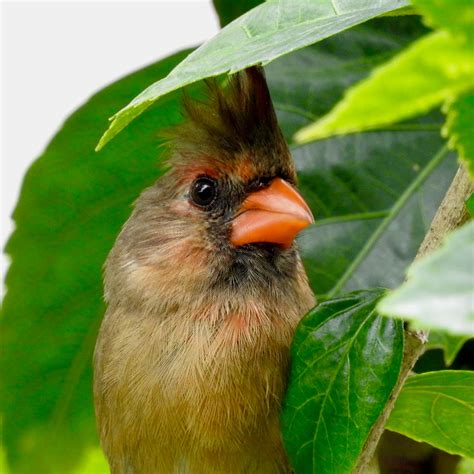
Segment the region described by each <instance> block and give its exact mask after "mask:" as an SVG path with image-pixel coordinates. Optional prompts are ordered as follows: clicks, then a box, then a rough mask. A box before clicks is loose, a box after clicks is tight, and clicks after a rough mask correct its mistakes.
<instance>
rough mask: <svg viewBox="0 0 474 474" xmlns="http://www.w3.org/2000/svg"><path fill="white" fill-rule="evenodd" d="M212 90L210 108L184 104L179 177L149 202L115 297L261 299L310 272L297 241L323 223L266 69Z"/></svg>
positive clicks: (129, 240)
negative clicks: (304, 187) (303, 185)
mask: <svg viewBox="0 0 474 474" xmlns="http://www.w3.org/2000/svg"><path fill="white" fill-rule="evenodd" d="M208 89H209V97H208V100H207V101H206V102H197V101H190V100H189V99H186V100H185V102H184V108H185V112H186V120H185V122H184V123H183V124H181V125H179V126H178V127H176V128H175V129H174V130H172V131H171V136H170V138H171V140H170V144H171V157H170V159H169V171H168V172H167V173H166V174H165V175H164V176H162V177H161V178H160V179H159V180H158V181H157V182H156V183H155V185H154V186H152V187H150V188H148V189H146V190H145V191H144V192H143V193H142V195H141V196H140V197H139V199H138V200H137V202H136V206H135V210H134V212H133V214H132V216H131V217H130V219H129V221H128V222H127V224H126V225H125V226H124V228H123V230H122V232H121V234H120V236H119V238H118V240H117V243H116V245H115V247H114V250H113V251H112V253H111V255H110V257H109V260H108V264H107V266H106V298H107V297H108V296H110V294H111V293H114V298H113V299H114V300H123V299H125V298H127V299H130V296H131V295H135V298H134V299H135V300H136V301H145V302H148V303H147V304H151V305H154V303H153V302H154V301H155V300H156V303H157V304H158V300H159V302H160V304H163V299H164V298H163V295H166V298H165V299H166V301H168V304H171V305H173V304H175V305H176V304H178V303H179V302H181V301H182V299H183V298H185V296H184V294H191V295H193V294H194V295H195V298H196V297H198V295H200V294H202V293H206V295H207V297H209V292H210V291H211V292H212V291H214V290H215V291H220V292H221V293H222V291H224V292H229V294H231V293H232V294H233V295H235V293H236V292H238V291H240V290H242V291H245V292H246V294H249V293H250V294H254V295H255V296H256V297H258V294H259V291H260V290H261V289H265V291H267V292H268V290H270V291H274V290H275V287H277V286H281V285H283V284H284V282H286V281H287V280H288V279H290V280H291V279H296V278H297V275H296V274H297V272H298V271H299V272H301V266H300V265H301V264H300V262H299V257H298V254H297V250H296V247H295V244H294V239H295V237H296V235H297V234H298V232H299V231H301V230H302V229H304V228H305V227H307V226H308V225H309V224H311V223H312V222H313V217H312V214H311V211H310V209H309V208H308V206H307V204H306V203H305V201H304V200H303V198H302V197H301V196H300V194H299V193H298V191H297V190H296V188H295V186H296V172H295V168H294V164H293V161H292V158H291V155H290V152H289V150H288V146H287V144H286V142H285V140H284V138H283V135H282V133H281V130H280V128H279V126H278V123H277V119H276V115H275V112H274V109H273V106H272V103H271V99H270V94H269V91H268V88H267V85H266V82H265V77H264V75H263V71H262V69H260V68H258V67H252V68H250V69H247V70H246V71H245V72H242V73H239V74H236V75H234V76H232V77H231V79H230V80H229V82H228V84H227V86H226V87H225V88H220V87H219V86H218V85H217V83H216V82H211V83H209V84H208ZM183 288H186V289H187V290H189V291H183ZM108 299H109V300H111V299H112V298H110V297H109V298H108ZM150 302H151V303H150Z"/></svg>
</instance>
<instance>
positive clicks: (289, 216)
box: [230, 178, 314, 248]
mask: <svg viewBox="0 0 474 474" xmlns="http://www.w3.org/2000/svg"><path fill="white" fill-rule="evenodd" d="M313 222H314V218H313V215H312V214H311V211H310V209H309V207H308V205H307V204H306V202H305V201H304V199H303V198H302V197H301V195H300V194H299V193H298V192H297V191H296V190H295V189H294V188H293V187H292V186H291V185H290V184H289V183H288V182H286V181H284V180H283V179H281V178H275V179H274V180H273V181H272V182H271V184H270V186H269V187H268V188H265V189H262V190H261V191H255V192H254V193H251V194H249V196H248V197H247V199H245V201H244V202H243V204H242V207H241V209H240V213H239V214H238V215H237V217H236V218H235V219H234V222H233V224H232V232H231V237H230V241H231V243H232V244H233V245H235V246H236V247H240V246H242V245H245V244H251V243H264V242H266V243H272V244H278V245H281V246H282V247H284V248H288V247H290V246H291V244H292V243H293V240H294V239H295V237H296V234H298V232H300V231H301V230H303V229H304V228H305V227H307V226H308V225H310V224H312V223H313Z"/></svg>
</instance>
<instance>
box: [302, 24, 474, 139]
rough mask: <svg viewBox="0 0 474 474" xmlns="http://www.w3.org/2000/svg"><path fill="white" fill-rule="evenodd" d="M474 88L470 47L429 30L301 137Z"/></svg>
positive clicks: (387, 118) (369, 125)
mask: <svg viewBox="0 0 474 474" xmlns="http://www.w3.org/2000/svg"><path fill="white" fill-rule="evenodd" d="M473 87H474V61H472V50H471V48H469V47H468V46H467V45H466V44H465V43H463V42H460V41H457V40H456V39H454V38H453V37H452V36H450V35H449V34H447V33H446V32H444V31H443V32H435V33H431V34H429V35H427V36H425V37H424V38H422V39H420V40H418V41H417V42H415V43H413V45H411V46H410V47H409V48H408V49H407V50H405V51H403V52H402V53H400V54H398V55H397V56H396V57H394V58H393V59H392V60H391V61H389V62H387V63H386V64H384V65H383V66H380V67H379V68H377V69H376V70H375V71H374V72H373V74H372V75H371V76H370V77H369V78H368V79H366V80H364V81H362V82H361V83H359V84H357V85H356V86H354V87H353V88H352V89H350V90H349V91H348V92H347V94H346V95H345V97H344V99H343V100H342V101H341V102H340V103H338V104H337V106H336V107H334V109H333V110H332V111H331V112H330V113H329V114H328V115H327V116H326V117H323V118H322V119H321V120H319V121H318V122H316V123H314V124H312V125H309V126H307V127H305V128H304V129H302V130H300V131H299V132H298V133H297V134H296V139H297V141H299V142H307V141H310V140H315V139H320V138H325V137H328V136H331V135H337V134H344V133H353V132H358V131H361V130H370V129H374V128H378V127H381V126H385V125H389V124H392V123H395V122H398V121H400V120H404V119H407V118H410V117H413V116H415V115H417V114H420V113H425V112H427V111H428V110H430V109H432V108H433V107H434V106H437V105H440V104H441V103H443V102H444V101H445V100H447V99H450V98H451V97H453V96H456V95H457V94H459V93H460V92H463V91H465V90H469V89H470V88H473Z"/></svg>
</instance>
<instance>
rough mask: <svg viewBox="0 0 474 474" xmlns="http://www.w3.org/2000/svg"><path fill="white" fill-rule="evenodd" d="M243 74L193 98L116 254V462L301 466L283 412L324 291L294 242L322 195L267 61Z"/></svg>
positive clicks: (101, 365) (193, 467) (109, 270)
mask: <svg viewBox="0 0 474 474" xmlns="http://www.w3.org/2000/svg"><path fill="white" fill-rule="evenodd" d="M230 87H231V91H230V93H229V94H230V95H229V98H226V99H224V98H223V96H222V95H221V94H220V92H218V91H214V96H213V97H214V98H213V103H212V104H211V106H207V107H208V108H206V107H204V106H200V107H201V108H199V109H193V108H192V107H190V106H188V115H189V116H190V120H189V122H188V125H185V126H183V127H182V128H181V129H179V130H178V132H177V138H176V139H177V140H181V142H179V143H180V144H178V145H177V146H176V147H175V150H174V156H173V158H172V159H171V161H170V165H171V170H170V171H169V172H168V173H167V174H166V175H164V176H163V177H162V178H160V180H158V182H157V184H156V185H155V186H152V187H151V188H149V189H147V190H145V191H144V192H143V193H142V195H141V196H140V198H139V199H138V201H137V203H136V206H135V210H134V212H133V214H132V216H131V217H130V219H129V220H128V222H127V223H126V224H125V226H124V228H123V230H122V232H121V234H120V235H119V237H118V239H117V242H116V244H115V246H114V248H113V250H112V251H111V253H110V255H109V258H108V261H107V265H106V272H105V297H106V301H107V303H108V309H107V313H106V315H105V318H104V321H103V324H102V327H101V331H100V334H99V339H98V342H97V347H96V352H95V361H94V364H95V377H94V392H95V404H96V412H97V419H98V425H99V430H100V436H101V442H102V445H103V448H104V450H105V452H106V455H107V457H108V459H109V462H110V465H111V469H112V473H114V474H116V473H120V474H122V473H124V474H125V473H126V474H149V473H150V474H152V473H163V474H168V473H169V474H171V473H173V474H174V473H176V474H178V473H183V474H185V473H186V474H188V473H190V474H194V473H196V474H200V473H209V474H211V473H216V474H217V473H236V474H239V473H262V474H265V473H285V472H289V466H288V463H287V460H286V456H285V454H284V451H283V447H282V443H281V435H280V428H279V422H278V418H279V409H280V406H281V401H282V397H283V394H284V390H285V386H286V379H287V369H288V363H289V346H290V343H291V339H292V336H293V334H294V330H295V327H296V325H297V323H298V321H299V320H300V319H301V317H302V316H303V315H304V314H305V312H307V311H308V310H309V309H310V308H311V307H312V306H313V305H314V297H313V294H312V291H311V289H310V288H309V285H308V281H307V277H306V274H305V272H304V269H303V267H302V264H301V261H300V258H299V255H298V252H297V249H296V247H295V245H294V244H292V240H293V237H294V235H295V234H296V232H297V231H298V230H300V229H301V228H303V227H304V226H306V225H307V223H309V217H305V214H304V213H305V212H309V210H307V209H306V210H305V209H304V204H302V202H300V201H299V199H300V198H299V195H298V194H297V193H296V191H294V190H293V187H292V185H291V184H288V182H290V183H291V182H294V180H295V172H294V167H293V164H292V162H291V158H290V157H289V152H288V149H287V147H286V144H285V143H284V141H283V138H282V136H281V133H280V131H279V129H278V126H277V125H276V119H275V116H274V112H273V109H272V107H271V103H270V102H269V95H268V91H267V89H266V85H265V81H264V78H263V76H262V75H261V73H260V71H259V70H258V69H253V70H251V71H249V72H247V75H246V76H244V75H241V76H238V78H236V79H234V83H233V84H231V86H230ZM241 109H242V110H241ZM204 111H207V113H209V114H210V116H209V117H207V118H205V119H203V124H199V125H196V124H197V123H198V120H200V116H199V114H200V113H201V112H202V113H204ZM213 111H214V116H212V112H213ZM249 117H254V119H255V121H256V122H257V125H255V124H248V123H247V120H248V119H249ZM219 120H226V121H227V122H226V123H225V124H222V125H221V124H220V123H219ZM186 127H188V128H186ZM193 127H194V128H193ZM232 133H234V135H235V137H233V136H232ZM262 183H263V184H262ZM211 188H212V189H211ZM211 192H212V193H213V194H212V196H211V194H209V193H211ZM206 193H207V194H206ZM275 193H276V194H275ZM276 195H278V196H280V197H281V198H282V199H283V200H285V199H289V200H290V201H288V200H287V201H285V203H286V204H285V205H288V203H289V205H290V207H291V206H293V205H294V206H296V207H295V209H294V211H292V212H293V214H291V215H292V216H293V217H291V216H289V214H288V215H287V214H282V213H281V212H280V211H278V209H277V207H278V206H276V207H275V205H274V204H273V202H274V201H272V199H273V196H276ZM255 196H256V199H254V197H255ZM285 196H286V197H285ZM210 197H212V200H210V199H209V198H210ZM282 202H283V201H282ZM268 203H270V204H268ZM281 206H282V205H280V207H281ZM267 208H268V209H267ZM270 208H271V209H270ZM262 209H264V210H262ZM269 209H270V211H269ZM276 211H278V212H276ZM285 212H286V211H285ZM269 213H270V214H269ZM276 214H278V216H277V217H275V215H276ZM253 216H257V217H258V219H254V217H253ZM262 216H263V218H262ZM268 216H270V217H269V219H270V221H271V220H272V219H273V221H275V222H273V221H272V222H273V223H272V222H270V221H269V222H270V223H267V224H265V226H264V228H262V226H261V222H262V219H263V220H265V219H266V218H268ZM282 216H283V217H282ZM285 216H286V217H285ZM295 216H296V217H295ZM275 219H277V220H275ZM278 219H280V220H278ZM282 219H283V220H282ZM285 219H286V220H285ZM305 219H307V221H308V222H307V223H306V224H304V223H302V222H303V221H304V222H306V221H305ZM265 222H266V221H265ZM288 222H289V224H288ZM282 223H283V224H282ZM272 225H273V226H274V227H272ZM288 226H290V227H291V226H293V227H291V229H289V228H287V227H288ZM269 229H270V231H271V232H272V233H273V236H270V237H269V238H264V239H263V240H259V239H262V237H261V236H262V235H267V234H268V232H269ZM282 229H283V230H282Z"/></svg>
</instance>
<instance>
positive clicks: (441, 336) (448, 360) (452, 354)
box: [426, 331, 469, 366]
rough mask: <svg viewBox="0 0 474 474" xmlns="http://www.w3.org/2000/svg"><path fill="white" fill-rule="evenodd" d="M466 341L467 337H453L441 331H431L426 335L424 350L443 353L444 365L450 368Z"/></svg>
mask: <svg viewBox="0 0 474 474" xmlns="http://www.w3.org/2000/svg"><path fill="white" fill-rule="evenodd" d="M468 339H469V337H468V336H453V335H452V334H448V333H446V332H442V331H431V332H430V334H429V335H428V344H427V345H426V349H427V350H429V349H442V350H443V352H444V363H445V364H446V365H447V366H450V365H451V364H452V363H453V362H454V359H455V358H456V356H457V354H458V352H459V351H460V350H461V348H462V346H463V345H464V343H465V342H466V341H467V340H468Z"/></svg>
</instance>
